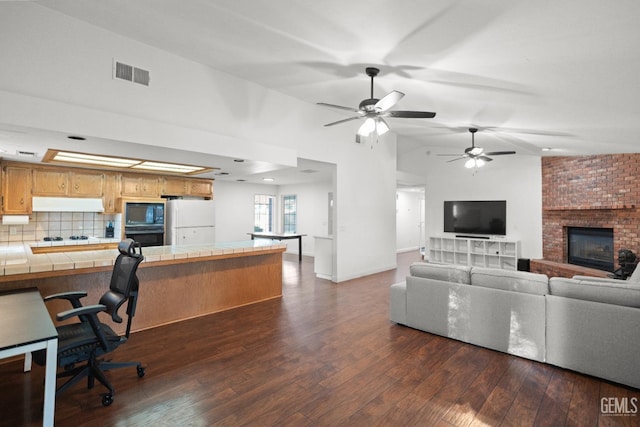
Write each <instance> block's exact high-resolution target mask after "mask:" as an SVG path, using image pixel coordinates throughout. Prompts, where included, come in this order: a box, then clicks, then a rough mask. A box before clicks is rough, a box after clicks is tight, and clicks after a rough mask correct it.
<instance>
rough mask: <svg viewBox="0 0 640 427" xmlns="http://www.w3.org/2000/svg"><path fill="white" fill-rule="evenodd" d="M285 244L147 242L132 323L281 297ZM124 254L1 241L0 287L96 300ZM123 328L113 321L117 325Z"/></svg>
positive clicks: (57, 306)
mask: <svg viewBox="0 0 640 427" xmlns="http://www.w3.org/2000/svg"><path fill="white" fill-rule="evenodd" d="M87 248H88V249H89V247H87ZM285 249H286V245H284V244H273V243H271V242H267V241H245V242H232V243H216V244H208V245H207V244H200V245H186V246H154V247H145V248H142V253H143V255H144V256H145V260H144V261H143V262H142V264H141V265H140V268H139V269H138V278H139V280H140V296H139V299H138V307H137V310H136V317H135V320H134V322H133V327H132V330H133V331H138V330H142V329H148V328H153V327H156V326H160V325H165V324H168V323H173V322H178V321H181V320H186V319H190V318H193V317H198V316H202V315H206V314H210V313H215V312H218V311H223V310H228V309H231V308H234V307H239V306H242V305H247V304H252V303H255V302H259V301H264V300H268V299H272V298H278V297H281V296H282V253H283V252H284V251H285ZM117 255H118V251H117V250H116V249H103V250H86V251H78V250H77V248H73V250H70V251H64V250H63V251H61V252H52V253H35V254H34V253H33V251H32V245H30V244H29V243H16V244H7V245H0V291H2V290H9V289H22V288H29V287H37V288H38V290H39V291H40V293H41V294H42V295H43V296H45V295H50V294H54V293H58V292H67V291H72V290H84V291H86V292H87V293H88V296H87V297H86V298H84V300H86V303H85V304H95V303H97V301H98V300H99V299H100V297H101V296H102V294H103V293H104V292H106V290H107V289H108V287H109V281H110V279H111V271H112V268H113V262H114V261H115V259H116V257H117ZM68 308H69V306H68V303H66V301H51V302H49V303H47V309H48V310H49V312H50V313H51V315H52V317H53V318H55V313H58V312H60V311H64V310H67V309H68ZM106 319H107V317H106V316H104V317H103V320H106ZM124 327H125V325H124V324H120V325H118V324H116V325H113V328H114V330H116V331H117V332H122V331H124Z"/></svg>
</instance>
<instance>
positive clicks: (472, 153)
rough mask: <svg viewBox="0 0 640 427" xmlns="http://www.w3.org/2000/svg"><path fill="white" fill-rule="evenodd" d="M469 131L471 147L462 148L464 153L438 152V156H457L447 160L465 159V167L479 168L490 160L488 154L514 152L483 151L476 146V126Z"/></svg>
mask: <svg viewBox="0 0 640 427" xmlns="http://www.w3.org/2000/svg"><path fill="white" fill-rule="evenodd" d="M469 132H471V147H468V148H466V149H465V150H464V154H440V156H457V158H455V159H451V160H449V162H455V161H456V160H462V159H467V161H466V162H465V164H464V166H465V167H466V168H469V169H470V168H479V167H481V166H484V164H485V163H486V162H490V161H492V160H493V159H492V158H491V157H489V156H504V155H507V154H516V152H515V151H492V152H490V153H485V152H484V149H483V148H480V147H476V144H475V138H474V137H475V134H476V132H478V128H469Z"/></svg>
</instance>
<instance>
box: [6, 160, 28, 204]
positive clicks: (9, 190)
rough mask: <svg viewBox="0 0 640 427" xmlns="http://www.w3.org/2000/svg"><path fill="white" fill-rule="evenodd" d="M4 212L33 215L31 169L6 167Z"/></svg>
mask: <svg viewBox="0 0 640 427" xmlns="http://www.w3.org/2000/svg"><path fill="white" fill-rule="evenodd" d="M2 184H3V190H4V191H3V199H2V211H3V213H6V214H29V213H31V168H30V167H24V166H5V168H4V180H3V182H2Z"/></svg>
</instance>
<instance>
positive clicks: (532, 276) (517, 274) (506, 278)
mask: <svg viewBox="0 0 640 427" xmlns="http://www.w3.org/2000/svg"><path fill="white" fill-rule="evenodd" d="M471 284H472V285H473V286H483V287H485V288H494V289H502V290H504V291H515V292H524V293H527V294H534V295H546V294H548V293H549V278H548V277H547V276H546V275H545V274H539V273H530V272H528V271H512V270H503V269H500V268H485V267H473V268H472V269H471Z"/></svg>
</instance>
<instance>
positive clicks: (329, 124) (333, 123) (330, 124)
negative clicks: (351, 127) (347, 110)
mask: <svg viewBox="0 0 640 427" xmlns="http://www.w3.org/2000/svg"><path fill="white" fill-rule="evenodd" d="M361 118H362V117H361V116H356V117H349V118H348V119H342V120H338V121H337V122H331V123H327V124H326V125H325V126H333V125H339V124H340V123H345V122H350V121H351V120H358V119H361Z"/></svg>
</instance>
